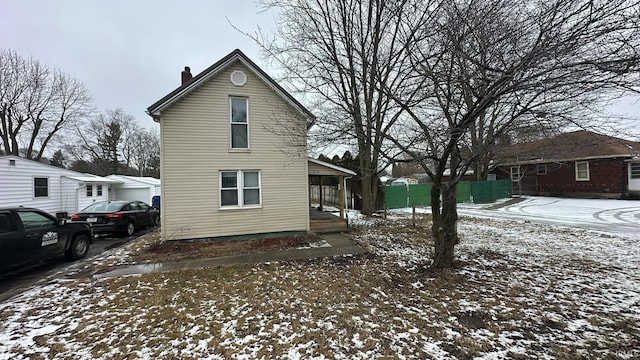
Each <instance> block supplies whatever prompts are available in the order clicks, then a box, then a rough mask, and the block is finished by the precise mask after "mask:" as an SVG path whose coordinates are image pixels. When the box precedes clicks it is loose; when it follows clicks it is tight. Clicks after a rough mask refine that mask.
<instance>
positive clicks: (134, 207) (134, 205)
mask: <svg viewBox="0 0 640 360" xmlns="http://www.w3.org/2000/svg"><path fill="white" fill-rule="evenodd" d="M129 206H130V207H131V210H140V206H138V203H137V202H132V203H131V204H129Z"/></svg>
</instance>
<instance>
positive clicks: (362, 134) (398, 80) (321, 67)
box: [252, 0, 430, 214]
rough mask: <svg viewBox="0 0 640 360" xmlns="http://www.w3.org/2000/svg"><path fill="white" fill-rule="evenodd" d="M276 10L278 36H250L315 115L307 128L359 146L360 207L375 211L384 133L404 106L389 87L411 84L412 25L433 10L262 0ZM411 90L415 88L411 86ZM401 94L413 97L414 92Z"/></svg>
mask: <svg viewBox="0 0 640 360" xmlns="http://www.w3.org/2000/svg"><path fill="white" fill-rule="evenodd" d="M262 4H263V5H264V6H265V8H267V9H269V8H276V9H277V10H278V11H279V31H278V33H277V34H276V37H277V39H276V40H275V41H269V40H268V39H265V38H264V37H262V34H256V35H255V36H252V37H253V39H255V40H256V42H258V44H260V45H261V46H262V49H263V50H264V52H265V54H266V55H267V56H268V57H269V58H271V59H272V60H274V61H275V62H276V63H277V64H278V65H280V66H281V67H282V69H283V71H284V76H283V77H284V79H283V80H284V81H286V82H287V83H288V85H289V86H290V87H291V88H294V89H296V90H297V91H299V92H300V93H303V94H305V96H307V100H308V101H309V102H310V103H313V104H314V106H315V107H316V114H319V115H318V117H317V119H316V121H315V123H314V127H313V128H312V129H311V131H310V133H311V134H318V135H319V137H320V138H322V139H323V141H324V142H325V143H335V142H340V143H352V144H355V146H356V147H357V149H358V151H357V152H358V154H359V159H360V173H361V174H362V187H361V189H362V197H363V208H362V211H363V213H365V214H371V213H372V212H373V211H374V210H376V200H377V199H376V197H377V187H378V181H377V177H378V174H379V172H381V171H382V169H383V166H381V165H382V162H383V161H384V160H385V157H386V156H385V155H384V154H385V152H387V151H386V150H387V149H386V148H385V147H386V146H387V145H389V143H388V141H387V140H386V139H385V137H386V134H387V133H388V132H389V129H390V128H391V127H392V126H393V124H394V122H395V121H396V120H397V119H398V117H399V116H400V114H401V113H402V109H401V108H400V107H399V106H398V105H397V103H396V102H395V101H394V100H393V98H392V97H390V96H389V95H388V92H399V91H400V88H401V87H405V86H407V84H408V81H409V79H407V76H408V74H410V67H411V63H410V56H409V55H410V54H409V50H410V48H411V47H412V44H413V43H414V42H416V39H415V30H416V29H418V28H419V25H421V24H422V23H424V22H425V21H426V19H425V17H426V16H428V15H429V14H430V13H429V12H427V11H426V9H428V8H429V6H430V4H429V1H426V2H425V1H417V0H386V1H383V0H312V1H301V0H264V1H262ZM413 89H414V91H415V89H416V88H415V87H414V88H413ZM402 92H403V93H404V94H405V95H407V97H405V98H404V99H403V100H404V101H410V100H411V95H410V94H411V91H404V90H402Z"/></svg>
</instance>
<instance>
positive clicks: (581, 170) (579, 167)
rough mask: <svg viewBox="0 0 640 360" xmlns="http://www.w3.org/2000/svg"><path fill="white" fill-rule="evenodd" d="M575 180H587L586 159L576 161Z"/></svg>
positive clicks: (587, 168) (587, 165) (587, 163)
mask: <svg viewBox="0 0 640 360" xmlns="http://www.w3.org/2000/svg"><path fill="white" fill-rule="evenodd" d="M576 181H589V162H588V161H579V162H577V163H576Z"/></svg>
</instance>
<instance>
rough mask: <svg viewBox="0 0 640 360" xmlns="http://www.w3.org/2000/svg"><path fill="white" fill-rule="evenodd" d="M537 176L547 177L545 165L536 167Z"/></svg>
mask: <svg viewBox="0 0 640 360" xmlns="http://www.w3.org/2000/svg"><path fill="white" fill-rule="evenodd" d="M537 174H538V175H547V165H546V164H543V165H538V168H537Z"/></svg>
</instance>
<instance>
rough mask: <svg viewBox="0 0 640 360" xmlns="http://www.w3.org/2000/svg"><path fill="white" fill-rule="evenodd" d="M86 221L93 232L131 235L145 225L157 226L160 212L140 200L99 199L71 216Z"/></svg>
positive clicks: (73, 218) (73, 219) (72, 218)
mask: <svg viewBox="0 0 640 360" xmlns="http://www.w3.org/2000/svg"><path fill="white" fill-rule="evenodd" d="M71 221H86V222H88V223H90V224H91V225H92V227H93V233H94V234H112V235H124V236H131V235H133V233H134V232H135V231H136V230H138V229H141V228H143V227H145V226H158V224H159V222H160V213H159V212H158V210H156V209H154V208H152V207H151V206H149V205H147V204H146V203H144V202H142V201H100V202H96V203H93V204H91V205H89V206H87V207H86V208H84V209H83V210H82V211H81V212H79V213H77V214H74V215H73V216H71Z"/></svg>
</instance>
